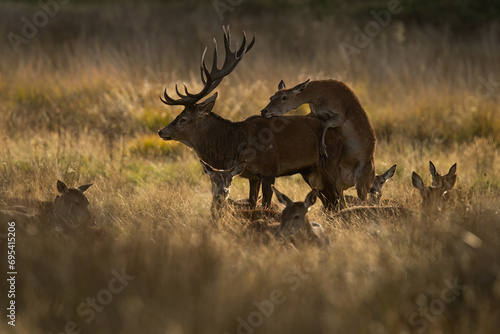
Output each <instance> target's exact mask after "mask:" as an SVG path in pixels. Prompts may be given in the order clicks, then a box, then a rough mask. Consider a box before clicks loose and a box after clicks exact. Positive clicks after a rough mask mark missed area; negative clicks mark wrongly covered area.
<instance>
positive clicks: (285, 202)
mask: <svg viewBox="0 0 500 334" xmlns="http://www.w3.org/2000/svg"><path fill="white" fill-rule="evenodd" d="M271 188H272V189H273V191H274V194H275V195H276V198H278V201H280V203H281V204H283V205H285V206H288V205H289V204H292V203H293V201H292V200H291V199H289V198H288V197H287V196H286V195H285V194H282V193H280V192H279V191H278V189H276V188H275V187H274V185H271Z"/></svg>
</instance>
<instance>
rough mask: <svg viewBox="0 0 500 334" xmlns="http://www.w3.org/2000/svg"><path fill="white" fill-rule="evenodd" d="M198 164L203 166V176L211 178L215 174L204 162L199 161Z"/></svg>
mask: <svg viewBox="0 0 500 334" xmlns="http://www.w3.org/2000/svg"><path fill="white" fill-rule="evenodd" d="M200 163H201V165H202V166H203V170H204V171H205V174H207V175H208V176H212V175H214V174H215V170H214V168H213V167H212V166H210V165H209V164H207V163H206V162H205V161H203V160H201V159H200Z"/></svg>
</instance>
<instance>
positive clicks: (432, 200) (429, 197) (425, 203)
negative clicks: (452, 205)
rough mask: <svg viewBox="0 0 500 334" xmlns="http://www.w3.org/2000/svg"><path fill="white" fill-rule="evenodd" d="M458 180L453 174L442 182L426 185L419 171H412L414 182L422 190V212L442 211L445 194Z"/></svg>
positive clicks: (426, 213)
mask: <svg viewBox="0 0 500 334" xmlns="http://www.w3.org/2000/svg"><path fill="white" fill-rule="evenodd" d="M452 168H453V167H452ZM456 180H457V175H456V174H453V175H450V176H448V177H444V178H443V179H442V180H441V184H438V185H436V186H434V185H432V186H425V185H424V182H423V181H422V178H421V177H420V176H419V175H418V174H417V173H415V172H413V173H412V176H411V181H412V184H413V186H414V187H415V188H417V189H418V190H419V191H420V195H421V196H422V213H423V214H424V216H432V215H435V214H436V213H437V212H439V211H441V209H442V205H443V199H444V195H445V194H446V192H447V191H449V190H451V189H452V188H453V186H454V185H455V182H456Z"/></svg>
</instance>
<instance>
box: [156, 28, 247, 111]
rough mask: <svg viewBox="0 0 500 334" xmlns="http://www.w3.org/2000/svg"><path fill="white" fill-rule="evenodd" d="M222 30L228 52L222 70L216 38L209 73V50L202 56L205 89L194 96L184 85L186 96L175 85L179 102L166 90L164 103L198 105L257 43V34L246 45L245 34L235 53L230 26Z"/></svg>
mask: <svg viewBox="0 0 500 334" xmlns="http://www.w3.org/2000/svg"><path fill="white" fill-rule="evenodd" d="M222 30H223V31H224V49H225V51H226V57H225V59H224V63H223V65H222V68H220V69H219V67H218V51H217V40H216V39H215V38H214V54H213V59H212V68H211V70H210V71H209V70H208V68H207V65H206V63H205V55H206V52H207V48H205V49H204V50H203V54H202V56H201V65H200V76H201V81H202V83H203V85H204V87H203V89H202V90H201V91H200V92H199V93H196V94H192V93H190V92H189V90H188V88H187V86H186V85H185V84H184V92H185V94H182V93H181V92H180V91H179V87H178V86H177V84H176V85H175V91H176V93H177V95H178V96H179V97H180V99H178V100H174V99H172V98H171V97H170V96H168V94H167V89H166V88H165V91H164V93H163V95H164V98H165V99H162V98H161V97H160V99H161V101H162V102H163V103H166V104H169V105H184V106H186V107H191V106H194V105H195V104H196V102H198V101H199V100H201V99H202V98H204V97H205V96H207V95H208V94H209V93H211V92H212V91H213V90H214V89H215V88H217V86H218V85H219V84H220V83H221V81H222V79H223V78H224V77H225V76H227V75H229V74H230V73H231V72H232V71H233V70H234V68H235V67H236V65H238V63H239V62H240V61H241V59H242V57H243V55H244V54H245V53H246V52H247V51H248V50H250V49H251V48H252V46H253V44H254V42H255V34H254V37H253V39H252V41H251V42H250V44H248V46H247V43H246V34H245V32H243V41H242V43H241V47H239V48H238V44H236V49H235V51H234V52H233V51H232V50H231V33H230V30H229V26H227V28H226V27H222Z"/></svg>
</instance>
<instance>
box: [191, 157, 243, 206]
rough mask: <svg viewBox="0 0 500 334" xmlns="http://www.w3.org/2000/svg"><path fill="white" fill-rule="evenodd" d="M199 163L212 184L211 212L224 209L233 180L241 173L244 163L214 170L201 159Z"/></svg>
mask: <svg viewBox="0 0 500 334" xmlns="http://www.w3.org/2000/svg"><path fill="white" fill-rule="evenodd" d="M200 162H201V165H202V166H203V170H204V171H205V173H206V174H207V175H208V176H209V177H210V182H211V183H212V211H213V210H220V209H222V208H223V207H224V204H225V203H226V200H227V199H228V197H229V192H230V189H231V182H233V178H234V177H235V176H238V175H240V174H241V173H243V171H244V170H245V166H246V161H244V162H242V163H240V164H238V165H236V166H233V167H232V168H230V169H215V168H213V167H212V166H210V165H209V164H207V163H206V162H205V161H203V160H201V159H200Z"/></svg>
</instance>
